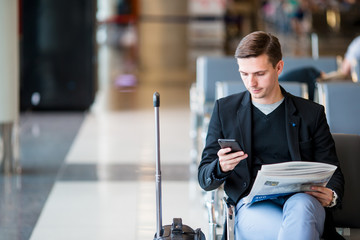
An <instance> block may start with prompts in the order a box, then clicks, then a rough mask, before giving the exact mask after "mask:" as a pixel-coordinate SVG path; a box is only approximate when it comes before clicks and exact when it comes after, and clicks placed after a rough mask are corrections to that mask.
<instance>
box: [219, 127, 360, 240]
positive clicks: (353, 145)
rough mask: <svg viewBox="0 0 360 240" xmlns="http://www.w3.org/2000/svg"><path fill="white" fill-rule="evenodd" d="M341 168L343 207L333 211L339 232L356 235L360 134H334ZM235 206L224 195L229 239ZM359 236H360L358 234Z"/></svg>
mask: <svg viewBox="0 0 360 240" xmlns="http://www.w3.org/2000/svg"><path fill="white" fill-rule="evenodd" d="M332 136H333V138H334V141H335V147H336V152H337V156H338V159H339V162H340V166H341V170H342V172H343V174H344V177H345V195H344V197H343V201H342V208H340V209H335V210H334V212H333V217H334V224H335V227H336V229H337V232H338V233H339V234H340V235H343V236H349V237H354V235H351V229H359V228H360V218H359V216H360V205H359V202H360V192H359V191H358V188H359V187H358V184H359V183H360V176H359V174H358V171H359V169H360V161H359V160H360V135H356V134H341V133H333V134H332ZM234 211H235V206H234V205H232V204H230V203H229V202H227V200H226V197H224V217H225V221H224V223H226V226H224V227H225V231H224V233H225V234H226V236H227V238H226V239H228V240H233V239H234V222H235V221H234V220H235V212H234ZM356 237H358V236H356Z"/></svg>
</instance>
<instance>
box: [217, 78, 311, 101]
mask: <svg viewBox="0 0 360 240" xmlns="http://www.w3.org/2000/svg"><path fill="white" fill-rule="evenodd" d="M280 85H281V86H282V87H283V88H284V89H285V90H286V91H287V92H289V93H291V94H293V95H294V96H298V97H303V98H308V89H307V85H306V84H305V83H299V82H280ZM246 90H247V89H246V87H245V85H244V83H243V82H242V81H241V80H238V81H222V82H216V83H215V96H216V99H218V98H222V97H226V96H229V95H232V94H235V93H239V92H243V91H246Z"/></svg>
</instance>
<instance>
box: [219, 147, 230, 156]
mask: <svg viewBox="0 0 360 240" xmlns="http://www.w3.org/2000/svg"><path fill="white" fill-rule="evenodd" d="M229 152H231V148H221V149H220V150H219V151H218V153H217V154H218V156H219V157H220V156H224V155H226V154H228V153H229Z"/></svg>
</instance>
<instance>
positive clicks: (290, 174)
mask: <svg viewBox="0 0 360 240" xmlns="http://www.w3.org/2000/svg"><path fill="white" fill-rule="evenodd" d="M336 168H337V167H336V166H334V165H331V164H327V163H319V162H305V161H290V162H284V163H276V164H267V165H262V167H261V169H260V170H259V171H258V174H257V176H256V179H255V182H254V185H253V187H252V189H251V191H250V193H249V195H248V196H246V197H245V198H244V203H245V204H251V203H254V202H258V201H263V200H267V199H273V198H276V197H279V196H284V195H288V194H291V193H296V192H304V191H312V190H311V189H310V187H311V186H314V185H315V186H326V184H327V183H328V181H329V180H330V178H331V176H332V175H333V173H334V172H335V170H336Z"/></svg>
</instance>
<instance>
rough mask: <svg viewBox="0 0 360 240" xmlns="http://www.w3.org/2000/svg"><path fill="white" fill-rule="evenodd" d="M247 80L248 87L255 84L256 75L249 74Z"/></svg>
mask: <svg viewBox="0 0 360 240" xmlns="http://www.w3.org/2000/svg"><path fill="white" fill-rule="evenodd" d="M248 81H249V86H250V87H255V86H256V85H257V81H256V77H255V76H254V75H252V74H250V75H249V77H248Z"/></svg>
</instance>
